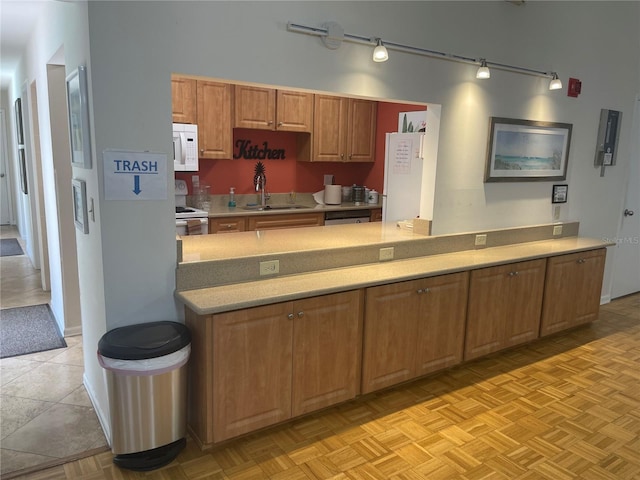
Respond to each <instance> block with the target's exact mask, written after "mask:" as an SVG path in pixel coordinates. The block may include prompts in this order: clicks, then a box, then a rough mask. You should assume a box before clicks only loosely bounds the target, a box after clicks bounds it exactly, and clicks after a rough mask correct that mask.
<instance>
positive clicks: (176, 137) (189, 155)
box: [173, 123, 198, 172]
mask: <svg viewBox="0 0 640 480" xmlns="http://www.w3.org/2000/svg"><path fill="white" fill-rule="evenodd" d="M173 169H174V170H175V171H176V172H197V171H198V126H197V125H191V124H188V123H174V124H173Z"/></svg>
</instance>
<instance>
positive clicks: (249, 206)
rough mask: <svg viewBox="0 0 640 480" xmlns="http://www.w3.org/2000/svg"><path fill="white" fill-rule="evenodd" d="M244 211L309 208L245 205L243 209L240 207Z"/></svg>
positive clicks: (304, 206)
mask: <svg viewBox="0 0 640 480" xmlns="http://www.w3.org/2000/svg"><path fill="white" fill-rule="evenodd" d="M242 208H243V209H244V210H256V211H263V210H300V209H303V208H311V207H308V206H306V205H290V204H284V205H266V206H264V207H263V206H260V205H246V206H244V207H242Z"/></svg>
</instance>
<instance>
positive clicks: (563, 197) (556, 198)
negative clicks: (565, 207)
mask: <svg viewBox="0 0 640 480" xmlns="http://www.w3.org/2000/svg"><path fill="white" fill-rule="evenodd" d="M568 192H569V185H554V186H553V192H552V194H551V203H567V193H568Z"/></svg>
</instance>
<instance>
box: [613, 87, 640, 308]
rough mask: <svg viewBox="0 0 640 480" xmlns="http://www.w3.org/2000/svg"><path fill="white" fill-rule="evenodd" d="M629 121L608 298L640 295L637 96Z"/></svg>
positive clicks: (639, 100) (639, 117)
mask: <svg viewBox="0 0 640 480" xmlns="http://www.w3.org/2000/svg"><path fill="white" fill-rule="evenodd" d="M632 121H633V126H632V127H631V132H632V134H631V138H632V144H631V161H630V165H629V172H628V175H627V194H626V198H625V203H624V206H623V207H622V212H620V222H621V223H620V228H619V229H618V238H617V241H616V249H615V257H614V261H613V285H612V288H611V298H618V297H622V296H624V295H629V294H630V293H635V292H638V291H640V168H639V165H638V164H640V95H639V96H638V97H637V98H636V106H635V112H634V115H633V120H632ZM632 212H633V213H632Z"/></svg>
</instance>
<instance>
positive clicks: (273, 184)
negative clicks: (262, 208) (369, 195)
mask: <svg viewBox="0 0 640 480" xmlns="http://www.w3.org/2000/svg"><path fill="white" fill-rule="evenodd" d="M425 109H426V107H425V106H423V105H406V104H399V103H387V102H378V116H377V119H378V120H377V122H378V123H377V130H376V161H375V162H374V163H355V164H351V163H332V162H298V161H297V158H296V136H297V135H298V134H297V133H292V132H271V131H267V130H249V129H242V128H236V129H234V130H233V144H234V155H238V153H239V145H238V143H237V142H238V140H249V141H250V142H251V145H257V146H258V148H259V149H262V148H263V143H264V142H267V145H268V148H270V149H284V151H285V157H286V158H285V159H265V160H263V161H262V162H263V163H264V165H265V171H266V174H267V190H268V191H269V192H271V193H286V192H290V191H295V192H306V193H313V192H317V191H319V190H322V189H323V179H324V175H325V174H332V175H333V176H334V177H335V183H336V184H339V185H353V184H354V183H355V184H356V185H366V186H367V187H369V188H374V189H376V190H378V191H382V186H383V177H384V154H385V152H384V149H385V133H388V132H397V131H398V114H399V113H400V112H411V111H416V110H425ZM257 161H258V160H256V159H251V160H246V159H244V158H237V159H228V160H226V159H225V160H207V159H200V170H199V171H198V172H176V174H175V177H176V178H178V179H182V180H186V182H187V186H188V189H189V193H191V192H192V191H193V189H192V184H191V177H192V176H193V175H198V176H199V177H200V184H201V185H209V186H210V187H211V189H210V192H211V193H212V194H214V195H221V194H226V193H229V188H230V187H235V189H236V193H238V194H246V193H252V192H255V186H254V185H252V183H253V170H254V166H255V164H256V162H257Z"/></svg>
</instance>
